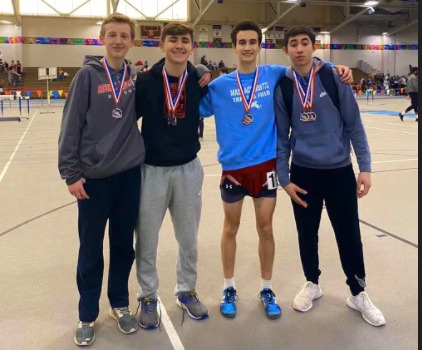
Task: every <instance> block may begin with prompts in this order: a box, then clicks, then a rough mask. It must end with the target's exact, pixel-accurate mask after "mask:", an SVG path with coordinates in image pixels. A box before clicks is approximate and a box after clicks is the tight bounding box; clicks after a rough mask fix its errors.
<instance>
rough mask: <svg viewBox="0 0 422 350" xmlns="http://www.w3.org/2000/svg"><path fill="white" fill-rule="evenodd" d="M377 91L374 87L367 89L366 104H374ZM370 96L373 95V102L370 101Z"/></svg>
mask: <svg viewBox="0 0 422 350" xmlns="http://www.w3.org/2000/svg"><path fill="white" fill-rule="evenodd" d="M376 93H377V91H376V90H374V89H367V90H366V92H365V94H366V104H373V103H374V96H375V94H376ZM369 96H371V97H372V103H370V102H369Z"/></svg>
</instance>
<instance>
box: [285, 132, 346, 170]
mask: <svg viewBox="0 0 422 350" xmlns="http://www.w3.org/2000/svg"><path fill="white" fill-rule="evenodd" d="M293 157H294V158H296V159H297V160H300V161H302V162H304V163H307V164H312V165H331V164H338V163H340V162H342V161H343V160H344V159H345V150H344V147H343V145H342V143H341V142H340V140H339V139H338V137H337V136H336V135H335V134H334V133H323V134H307V135H300V136H298V137H297V139H296V143H295V147H294V149H293Z"/></svg>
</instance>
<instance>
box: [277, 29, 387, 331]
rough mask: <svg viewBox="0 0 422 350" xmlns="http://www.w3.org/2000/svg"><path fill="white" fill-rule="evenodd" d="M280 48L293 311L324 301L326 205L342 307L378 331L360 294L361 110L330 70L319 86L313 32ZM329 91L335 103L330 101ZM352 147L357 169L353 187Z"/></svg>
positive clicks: (365, 184) (320, 65) (365, 183)
mask: <svg viewBox="0 0 422 350" xmlns="http://www.w3.org/2000/svg"><path fill="white" fill-rule="evenodd" d="M284 41H285V47H284V49H283V50H284V52H285V53H286V54H287V55H288V56H289V57H290V59H291V62H292V67H291V68H289V69H288V70H287V72H286V76H285V78H284V79H286V80H287V79H290V94H289V92H288V91H289V89H288V88H286V87H285V85H283V83H282V82H280V84H279V86H278V87H277V90H276V95H275V113H276V124H277V139H278V142H277V174H278V179H279V182H280V184H281V186H282V187H283V188H284V189H285V191H286V192H287V194H288V195H289V196H290V197H291V198H292V203H293V210H294V215H295V220H296V227H297V230H298V235H299V248H300V256H301V259H302V265H303V270H304V273H305V277H306V279H307V282H306V283H305V285H304V286H303V288H302V290H301V291H300V292H299V294H298V295H297V296H296V298H295V299H294V302H293V308H294V309H296V310H298V311H302V312H306V311H308V310H310V309H311V308H312V305H313V304H312V302H313V300H314V299H317V298H319V297H321V296H322V291H321V288H320V286H319V285H318V278H319V275H320V273H321V271H320V270H319V260H318V228H319V223H320V220H321V212H322V206H323V202H325V205H326V208H327V212H328V215H329V218H330V220H331V224H332V226H333V229H334V232H335V235H336V239H337V245H338V249H339V253H340V260H341V263H342V267H343V270H344V272H345V274H346V276H347V284H348V285H349V287H350V290H351V293H352V295H350V296H349V297H348V298H347V305H348V306H349V307H350V308H352V309H355V310H358V311H360V312H361V313H362V316H363V318H364V319H365V321H366V322H368V323H369V324H371V325H373V326H382V325H384V324H385V318H384V316H383V314H382V312H381V311H380V310H379V309H378V308H376V307H375V306H374V305H373V304H372V302H371V301H370V299H369V297H368V295H367V294H366V292H365V267H364V262H363V251H362V241H361V236H360V229H359V217H358V203H357V198H362V197H364V196H365V195H366V194H367V193H368V191H369V189H370V187H371V154H370V150H369V145H368V140H367V138H366V134H365V129H364V127H363V124H362V119H361V116H360V112H359V108H358V105H357V103H356V100H355V98H354V96H353V93H352V90H351V89H350V87H349V86H347V85H345V84H341V82H340V79H339V77H338V76H337V73H336V72H335V70H332V69H331V68H330V70H331V71H329V72H328V73H330V74H331V76H332V79H333V80H332V84H331V85H330V84H327V83H324V80H325V78H323V75H325V74H324V73H323V71H324V69H325V67H324V66H325V63H324V62H321V61H319V60H316V59H314V58H313V57H312V54H313V53H314V52H315V34H314V33H313V32H312V31H311V30H310V29H308V28H304V27H295V28H293V29H291V30H290V31H289V32H287V33H286V35H285V39H284ZM333 85H335V86H334V89H335V90H334V91H335V92H336V95H334V93H332V91H333ZM330 86H331V87H330ZM287 95H290V97H289V98H287V97H286V96H287ZM331 95H333V96H331ZM289 134H290V137H289ZM350 143H352V145H353V149H354V151H355V154H356V157H357V161H358V164H359V170H360V173H359V175H358V178H357V181H356V178H355V175H354V172H353V168H352V162H351V157H350ZM291 153H292V164H291V169H290V177H289V158H290V154H291Z"/></svg>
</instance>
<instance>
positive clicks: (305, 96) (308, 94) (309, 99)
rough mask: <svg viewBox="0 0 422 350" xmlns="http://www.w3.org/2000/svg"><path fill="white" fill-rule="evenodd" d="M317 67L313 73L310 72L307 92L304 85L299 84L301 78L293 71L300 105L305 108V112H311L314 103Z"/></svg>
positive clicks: (312, 69) (313, 67)
mask: <svg viewBox="0 0 422 350" xmlns="http://www.w3.org/2000/svg"><path fill="white" fill-rule="evenodd" d="M315 73H316V70H315V66H312V68H311V71H310V72H309V77H308V79H309V81H308V86H307V88H306V91H305V90H303V87H302V85H301V84H300V82H299V76H298V75H297V73H296V72H295V71H294V70H293V81H294V83H295V87H296V91H297V94H298V95H299V100H300V104H301V105H302V107H303V110H305V111H306V110H311V109H312V106H313V103H314V91H315Z"/></svg>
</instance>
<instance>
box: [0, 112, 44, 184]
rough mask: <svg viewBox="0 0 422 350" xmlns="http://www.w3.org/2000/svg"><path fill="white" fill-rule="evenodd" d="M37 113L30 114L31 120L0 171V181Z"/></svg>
mask: <svg viewBox="0 0 422 350" xmlns="http://www.w3.org/2000/svg"><path fill="white" fill-rule="evenodd" d="M37 113H38V110H37V111H36V112H35V113H34V115H33V116H32V119H31V121H30V122H29V124H28V126H27V127H26V130H25V132H24V133H23V135H22V136H21V138H20V140H19V142H18V144H17V145H16V147H15V150H14V151H13V153H12V155H11V156H10V158H9V161H8V162H7V163H6V165H5V167H4V168H3V171H2V172H1V174H0V183H1V182H2V181H3V178H4V176H5V175H6V172H7V170H8V169H9V166H10V164H12V161H13V158H15V155H16V152H17V151H18V149H19V147H20V145H21V143H22V141H23V139H24V138H25V136H26V133H27V132H28V130H29V128H30V127H31V125H32V122H33V121H34V119H35V116H36V115H37Z"/></svg>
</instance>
